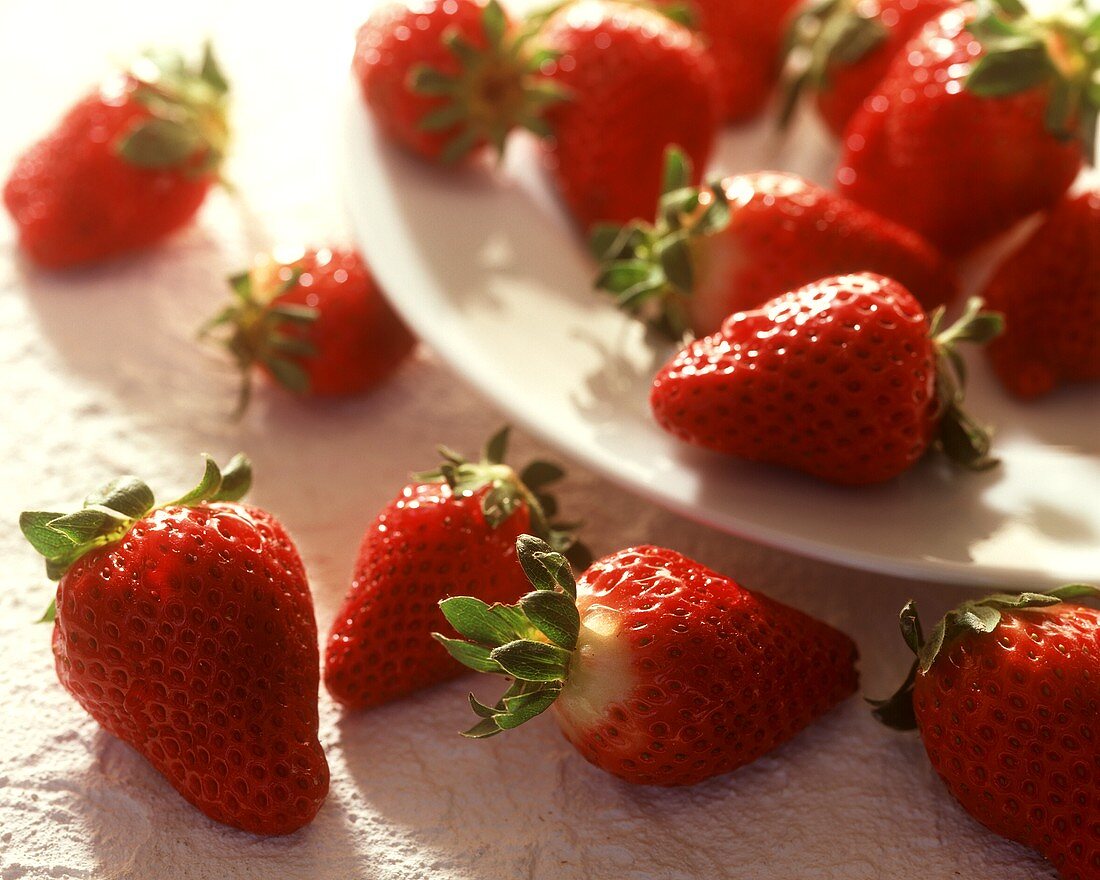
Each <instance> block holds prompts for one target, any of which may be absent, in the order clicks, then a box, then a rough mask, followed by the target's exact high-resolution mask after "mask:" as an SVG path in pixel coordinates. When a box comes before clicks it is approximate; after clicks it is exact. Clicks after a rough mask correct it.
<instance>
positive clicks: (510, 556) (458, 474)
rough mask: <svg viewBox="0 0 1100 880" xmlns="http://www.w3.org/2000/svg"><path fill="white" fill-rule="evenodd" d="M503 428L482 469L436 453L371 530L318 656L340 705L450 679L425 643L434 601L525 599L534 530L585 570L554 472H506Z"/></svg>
mask: <svg viewBox="0 0 1100 880" xmlns="http://www.w3.org/2000/svg"><path fill="white" fill-rule="evenodd" d="M508 436H509V430H508V428H503V429H501V430H500V431H499V432H497V433H496V434H495V435H494V436H493V437H492V438H490V440H489V442H488V443H487V444H486V446H485V450H484V451H483V452H482V455H481V458H480V460H478V461H468V460H467V459H466V458H464V457H463V456H462V455H460V454H459V453H457V452H454V451H453V450H450V449H447V448H446V447H440V450H439V451H440V454H441V455H442V456H443V463H442V464H441V465H440V466H439V467H438V468H437V469H436V470H432V471H427V472H424V473H420V474H416V475H414V477H413V482H411V483H410V484H409V485H407V486H405V487H404V488H403V489H402V490H401V491H400V492H399V493H398V495H397V497H396V498H394V500H393V501H391V502H390V503H389V504H387V505H386V506H385V507H384V508H383V509H382V510H381V511H380V512H379V513H378V515H377V516H376V517H375V519H374V520H373V521H372V522H371V524H370V525H369V526H368V527H367V530H366V532H365V534H364V535H363V542H362V545H361V547H360V549H359V556H358V559H357V561H356V564H355V575H354V577H353V579H352V582H351V588H350V589H349V590H348V593H347V595H346V596H345V598H344V601H343V603H342V605H341V607H340V610H339V611H338V612H337V614H336V618H335V620H334V621H333V624H332V629H331V632H330V634H329V637H328V640H327V642H326V646H325V671H324V679H325V686H326V687H327V688H328V690H329V693H330V694H332V696H333V698H335V699H336V700H337V701H338V702H339V703H341V704H343V705H344V706H345V707H347V708H350V709H365V708H367V707H370V706H376V705H379V704H380V703H385V702H388V701H390V700H394V699H397V698H399V697H403V696H405V695H407V694H410V693H413V692H414V691H417V690H420V689H421V688H425V687H428V686H430V685H433V684H437V683H439V682H442V681H446V680H448V679H451V678H454V677H455V676H457V675H459V674H461V673H462V672H463V671H464V670H463V668H462V666H461V665H460V664H459V663H456V662H455V661H454V660H452V659H451V658H450V657H448V656H447V655H446V653H444V652H443V651H441V650H439V646H438V645H436V644H435V642H433V641H432V638H431V636H432V630H434V629H437V628H438V626H439V619H438V613H439V612H438V610H437V607H436V605H437V603H438V602H439V601H440V600H442V599H445V598H447V597H448V596H452V595H454V594H456V593H461V592H468V593H472V594H474V595H475V596H477V597H478V599H479V601H484V602H489V603H492V602H513V601H515V600H516V599H518V598H519V597H520V596H521V595H522V594H523V593H524V592H525V591H526V589H527V581H526V579H525V578H524V577H523V572H522V570H521V569H520V567H519V566H518V565H516V557H515V543H516V538H517V536H519V535H521V534H523V533H525V532H532V531H533V532H535V533H536V534H537V535H539V537H540V538H541V539H543V540H545V541H548V542H549V543H550V544H551V545H552V546H553V547H554V548H555V549H556V550H559V551H563V552H567V553H569V555H570V556H572V557H573V558H574V559H576V560H578V561H580V562H582V563H583V562H586V561H587V559H588V551H587V549H586V548H585V547H584V545H583V544H580V543H578V542H577V541H576V538H575V534H574V533H575V531H576V528H577V524H575V523H568V522H561V521H559V520H558V519H557V507H558V506H557V502H556V501H555V499H554V496H553V495H552V494H551V493H550V491H549V490H550V487H551V485H552V484H554V483H556V482H557V481H558V480H560V479H561V478H562V477H563V476H564V472H563V471H562V469H561V468H560V467H558V466H557V465H556V464H553V463H551V462H548V461H532V462H531V463H530V464H528V465H527V466H526V467H524V468H523V469H522V470H521V471H518V472H517V471H515V470H513V469H512V468H511V467H510V466H509V465H507V464H505V457H506V452H507V443H508Z"/></svg>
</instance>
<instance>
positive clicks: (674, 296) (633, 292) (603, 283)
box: [589, 147, 732, 340]
mask: <svg viewBox="0 0 1100 880" xmlns="http://www.w3.org/2000/svg"><path fill="white" fill-rule="evenodd" d="M691 180H692V166H691V160H690V159H688V157H687V156H686V155H685V154H684V152H683V151H682V150H680V149H679V148H677V147H669V148H668V150H667V151H666V152H665V168H664V177H663V184H662V188H661V199H660V202H659V204H658V209H657V219H656V221H654V222H653V223H646V222H644V221H642V220H634V221H632V222H631V223H628V224H626V225H625V226H617V225H613V224H607V223H604V224H597V225H596V227H595V228H594V229H593V232H592V236H591V239H590V242H589V246H590V248H591V250H592V252H593V253H594V254H595V256H596V258H597V259H598V260H599V261H600V272H599V275H598V276H597V277H596V282H595V286H596V288H597V289H598V290H603V291H606V292H607V293H610V294H611V295H612V296H614V297H615V300H616V302H617V304H618V306H619V308H621V309H623V310H625V311H626V312H628V313H630V314H632V315H635V316H636V317H638V318H640V319H641V320H643V321H645V322H646V323H647V324H649V325H650V327H651V328H653V329H654V330H657V331H658V332H660V333H662V334H664V335H666V336H668V337H670V338H672V339H674V340H680V339H682V338H683V337H684V336H685V335H686V334H688V333H690V331H691V322H690V320H689V318H688V313H687V308H686V301H687V300H688V299H689V298H690V297H691V295H692V292H693V290H694V286H695V270H694V264H695V259H694V256H693V253H692V248H693V246H694V245H695V244H696V243H697V242H698V241H699V240H700V239H705V238H707V237H709V236H712V235H715V234H717V233H719V232H721V231H722V230H723V229H725V228H726V227H727V226H728V225H729V222H730V218H731V216H732V214H731V207H730V203H729V199H728V198H727V196H726V192H725V189H724V188H723V187H722V183H721V181H719V180H715V181H711V182H709V183H707V184H705V185H704V186H702V187H696V186H692V185H691Z"/></svg>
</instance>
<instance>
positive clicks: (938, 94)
mask: <svg viewBox="0 0 1100 880" xmlns="http://www.w3.org/2000/svg"><path fill="white" fill-rule="evenodd" d="M967 20H968V19H967V13H966V12H965V11H961V10H953V11H949V12H946V13H944V14H943V15H941V16H940V17H939V18H937V19H935V20H934V21H932V22H930V23H929V24H928V25H926V26H925V28H923V29H922V31H921V33H920V34H919V35H918V36H917V37H915V38H914V39H913V40H912V41H911V42H910V43H909V44H908V45H907V46H906V48H905V50H904V51H902V52H901V53H899V54H898V56H897V57H896V58H895V60H894V62H893V63H892V64H891V66H890V69H889V71H888V72H887V74H886V77H885V78H884V79H883V81H882V82H881V83H880V84H879V86H878V88H877V89H876V90H875V92H874V93H873V94H872V95H871V96H870V97H869V98H868V99H867V100H866V102H865V103H864V105H863V107H862V109H861V110H860V111H859V112H858V113H857V114H856V115H855V116H854V117H853V118H852V120H851V122H850V123H849V126H848V128H847V130H846V131H845V134H844V148H843V153H842V155H841V160H840V166H839V169H838V171H837V185H838V189H839V191H840V192H841V193H842V194H843V195H845V196H847V197H849V198H851V199H853V200H855V201H857V202H860V203H861V204H864V205H866V206H867V207H869V208H871V209H873V210H875V211H878V212H879V213H881V214H883V215H885V216H887V217H890V218H892V219H894V220H896V221H898V222H899V223H902V224H904V225H906V226H909V227H910V228H912V229H914V230H916V231H917V232H919V233H921V234H922V235H924V236H925V237H926V238H927V239H928V240H929V241H931V242H932V243H933V244H934V245H936V246H937V247H939V248H940V249H941V250H942V251H944V253H946V254H948V255H949V256H957V255H961V254H965V253H966V252H968V251H970V250H972V249H973V248H974V247H976V246H978V245H980V244H982V243H983V242H985V241H987V240H988V239H990V238H991V237H993V236H994V235H996V234H998V233H1000V232H1003V231H1005V230H1007V229H1008V228H1009V227H1011V226H1012V225H1013V224H1014V223H1015V222H1016V221H1017V220H1020V219H1021V218H1023V217H1025V216H1027V215H1028V214H1031V213H1033V212H1034V211H1038V210H1041V209H1044V208H1048V207H1050V206H1051V205H1053V204H1054V203H1055V202H1057V201H1058V199H1059V198H1060V197H1061V196H1062V194H1063V193H1064V192H1065V191H1066V189H1067V188H1068V187H1069V185H1070V184H1071V183H1072V182H1073V179H1074V178H1075V177H1076V176H1077V172H1078V171H1079V169H1080V167H1081V148H1080V145H1079V144H1078V143H1076V142H1074V141H1072V140H1068V141H1063V140H1059V139H1058V138H1057V137H1055V136H1054V135H1052V134H1051V133H1050V132H1049V131H1047V129H1046V127H1045V124H1044V114H1045V112H1046V108H1047V104H1048V95H1047V92H1046V91H1045V90H1044V89H1042V88H1034V89H1031V90H1028V91H1025V92H1020V93H1018V94H1015V95H1010V96H1007V97H1001V98H981V97H978V96H976V95H974V94H973V93H971V92H969V91H967V89H966V88H965V87H964V81H965V79H966V76H967V74H968V72H969V71H970V70H971V69H972V66H973V64H974V62H975V60H976V59H977V58H978V57H980V55H981V54H982V51H983V50H982V47H981V44H980V43H979V42H978V41H977V40H976V39H975V38H974V37H973V36H972V35H971V34H970V33H969V32H968V31H967V30H966V25H967Z"/></svg>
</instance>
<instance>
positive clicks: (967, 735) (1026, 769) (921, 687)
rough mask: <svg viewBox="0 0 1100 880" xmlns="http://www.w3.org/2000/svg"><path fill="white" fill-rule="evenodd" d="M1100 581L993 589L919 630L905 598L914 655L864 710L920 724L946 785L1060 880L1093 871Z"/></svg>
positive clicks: (1098, 834)
mask: <svg viewBox="0 0 1100 880" xmlns="http://www.w3.org/2000/svg"><path fill="white" fill-rule="evenodd" d="M1097 596H1100V589H1098V588H1096V587H1092V586H1087V585H1084V584H1074V585H1071V586H1066V587H1062V588H1060V589H1057V590H1052V591H1051V592H1049V593H1014V594H1005V593H1000V594H996V595H992V596H988V597H986V598H984V599H978V600H974V601H968V602H964V603H963V604H962V605H961V606H959V607H958V608H956V609H954V610H952V611H950V612H948V613H947V615H946V616H944V618H943V619H942V620H941V621H940V622H939V624H938V625H937V626H936V628H935V629H934V630H933V631H932V633H931V635H930V636H929V637H928V638H927V639H925V637H924V633H923V631H922V629H921V624H920V619H919V617H918V616H917V611H916V609H915V608H914V606H913V603H912V602H910V603H908V604H907V605H906V606H905V607H904V608H903V609H902V612H901V631H902V635H903V637H904V638H905V642H906V644H907V645H908V646H909V648H910V649H911V650H912V651H913V653H914V654H916V655H917V659H916V661H915V662H914V664H913V667H912V669H911V670H910V672H909V676H908V678H907V679H906V681H905V683H904V684H903V685H902V687H901V689H900V690H899V691H898V692H897V693H896V694H895V695H894V696H893V697H891V698H890V699H888V700H883V701H880V702H875V703H874V705H875V706H876V709H875V715H876V716H877V717H878V718H879V720H880V721H882V722H883V723H884V724H887V725H889V726H890V727H893V728H896V729H898V730H913V729H916V730H918V731H920V737H921V740H922V741H923V743H924V748H925V750H926V751H927V753H928V758H929V760H930V761H931V762H932V766H933V767H935V768H936V772H937V773H938V774H939V775H940V777H941V778H942V779H943V781H944V783H946V785H947V788H948V790H949V791H950V792H951V794H952V795H953V796H954V797H955V799H956V800H958V802H959V803H960V804H961V805H962V806H963V808H964V809H965V810H966V811H967V812H968V813H970V815H972V816H973V817H974V818H975V819H977V820H978V821H979V822H981V823H982V824H983V825H985V826H986V827H987V828H989V829H990V830H991V831H993V832H994V833H996V834H999V835H1001V836H1002V837H1007V838H1008V839H1009V840H1014V841H1016V842H1017V843H1022V844H1023V845H1024V846H1029V847H1032V848H1033V849H1037V850H1038V851H1039V852H1041V853H1042V854H1043V855H1044V856H1046V857H1047V858H1048V859H1050V861H1051V862H1053V863H1054V866H1055V867H1056V868H1057V869H1058V873H1059V874H1060V875H1061V876H1062V877H1063V878H1065V880H1096V878H1097V877H1100V825H1098V824H1097V822H1098V819H1100V749H1098V748H1097V743H1096V740H1095V730H1096V720H1097V717H1098V716H1100V697H1098V695H1097V689H1096V683H1097V681H1098V680H1100V611H1097V610H1096V609H1095V608H1089V607H1086V606H1084V605H1082V604H1080V601H1079V600H1081V599H1084V598H1096V597H1097Z"/></svg>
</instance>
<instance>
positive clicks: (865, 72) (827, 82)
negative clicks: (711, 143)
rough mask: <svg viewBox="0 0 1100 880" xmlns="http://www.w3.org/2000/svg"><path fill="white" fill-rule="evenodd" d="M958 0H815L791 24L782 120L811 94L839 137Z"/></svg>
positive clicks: (958, 2)
mask: <svg viewBox="0 0 1100 880" xmlns="http://www.w3.org/2000/svg"><path fill="white" fill-rule="evenodd" d="M959 5H960V0H815V2H813V3H810V4H809V5H808V6H807V7H806V8H805V9H804V10H803V11H802V12H800V13H799V15H798V17H797V18H796V19H795V20H794V22H793V23H792V25H791V29H790V33H789V34H788V37H787V42H788V46H787V64H786V67H785V69H784V92H785V94H784V99H785V100H784V107H783V111H782V114H783V117H784V119H786V118H789V116H790V114H791V112H792V111H793V110H794V106H795V104H796V103H797V101H798V99H799V97H801V94H802V93H803V92H804V91H806V90H811V91H812V92H813V93H814V97H815V98H816V100H817V109H818V112H819V113H820V114H821V118H822V119H823V120H824V121H825V124H826V125H827V126H828V127H829V129H830V130H831V131H832V132H833V134H835V135H836V136H837V137H840V135H841V134H843V132H844V128H845V126H847V124H848V120H849V119H851V118H852V116H854V115H855V113H856V111H857V110H859V108H860V106H861V105H862V104H863V101H864V99H865V98H866V97H867V96H868V95H870V94H871V93H872V92H873V91H874V90H875V87H876V86H878V84H879V83H880V82H881V81H882V78H883V77H884V76H885V75H886V71H887V69H888V68H889V66H890V63H891V62H892V61H893V60H894V58H895V57H896V56H897V55H898V53H899V52H901V50H902V49H904V48H905V46H906V44H907V43H908V42H909V40H910V39H912V38H913V37H915V36H916V35H917V32H918V31H919V30H920V29H921V27H922V26H923V25H924V24H926V23H927V22H928V21H929V20H931V19H933V18H936V17H937V16H939V15H940V14H942V13H944V12H946V11H947V10H949V9H954V8H955V7H957V6H959Z"/></svg>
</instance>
